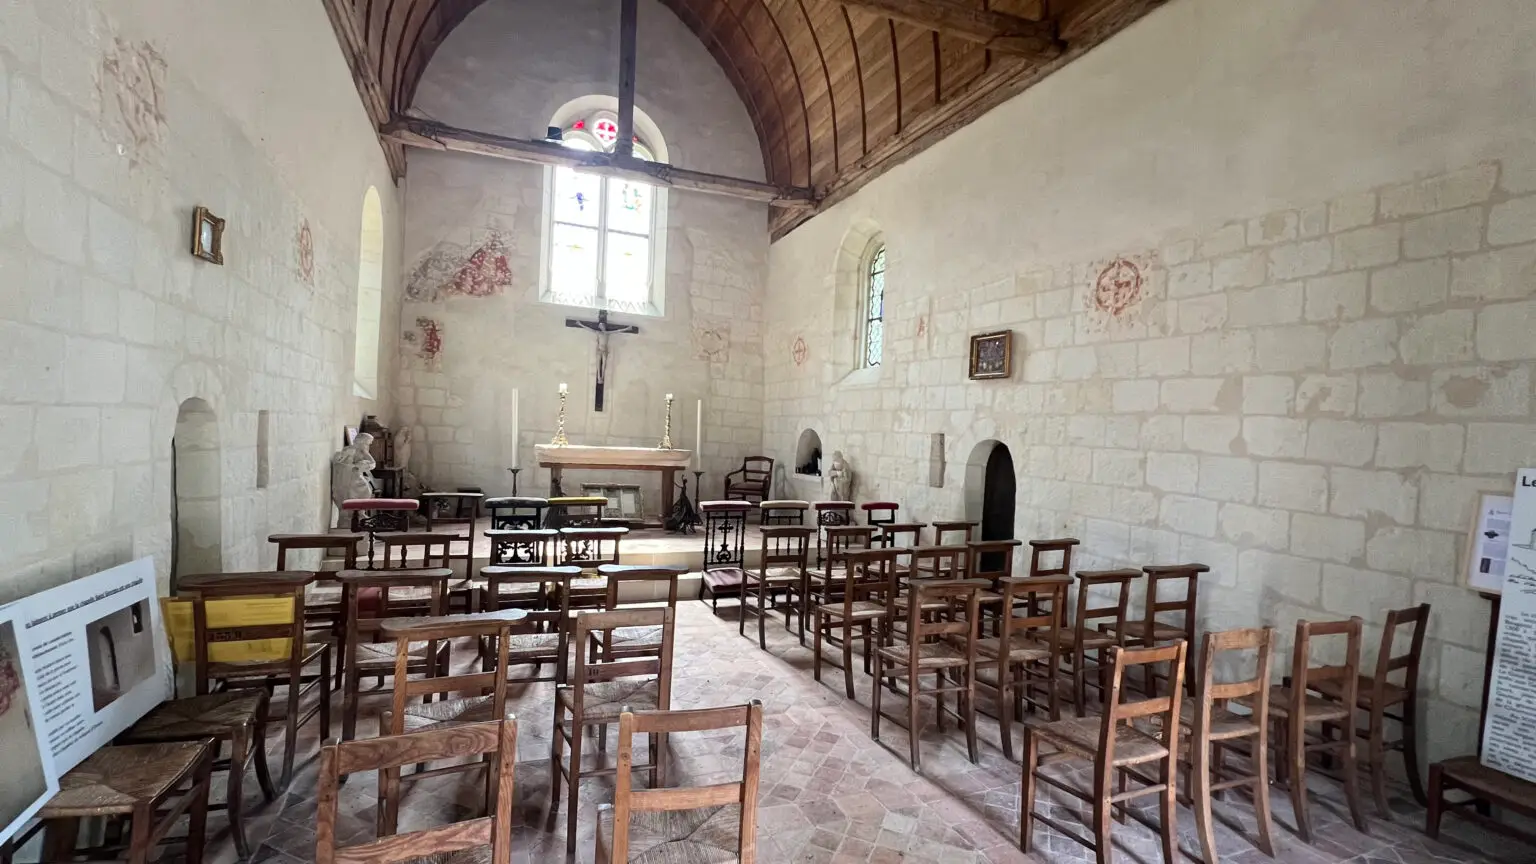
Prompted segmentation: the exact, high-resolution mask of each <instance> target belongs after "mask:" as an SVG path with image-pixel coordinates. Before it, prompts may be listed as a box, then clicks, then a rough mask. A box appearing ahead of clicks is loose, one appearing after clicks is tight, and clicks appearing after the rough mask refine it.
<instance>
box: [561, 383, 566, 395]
mask: <svg viewBox="0 0 1536 864" xmlns="http://www.w3.org/2000/svg"><path fill="white" fill-rule="evenodd" d="M560 392H561V393H564V392H566V390H565V382H564V381H561V382H560Z"/></svg>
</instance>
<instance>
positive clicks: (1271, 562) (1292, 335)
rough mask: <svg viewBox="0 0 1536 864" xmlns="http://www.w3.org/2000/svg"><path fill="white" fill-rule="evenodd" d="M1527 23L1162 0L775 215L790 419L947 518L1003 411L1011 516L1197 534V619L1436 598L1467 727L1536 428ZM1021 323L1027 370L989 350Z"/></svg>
mask: <svg viewBox="0 0 1536 864" xmlns="http://www.w3.org/2000/svg"><path fill="white" fill-rule="evenodd" d="M1471 44H1476V45H1477V49H1476V51H1471V50H1469V49H1468V47H1467V46H1469V45H1471ZM1533 46H1536V21H1533V19H1532V18H1531V17H1530V15H1529V14H1528V9H1527V8H1526V7H1525V4H1523V3H1519V2H1512V0H1511V2H1489V3H1482V4H1476V5H1475V7H1469V6H1468V5H1467V4H1460V3H1453V2H1449V0H1435V2H1429V0H1426V2H1416V3H1413V4H1401V3H1395V2H1389V0H1358V2H1353V3H1347V4H1339V3H1326V2H1296V3H1284V4H1275V3H1268V2H1264V0H1178V2H1173V3H1170V4H1168V5H1167V6H1164V7H1162V8H1161V9H1159V10H1158V11H1155V12H1154V13H1152V14H1151V15H1150V16H1149V17H1148V18H1147V19H1145V20H1144V21H1142V22H1141V23H1139V24H1137V25H1135V26H1134V27H1132V28H1130V29H1129V30H1127V31H1126V32H1125V33H1123V34H1121V35H1120V36H1117V37H1116V38H1114V39H1112V40H1111V41H1110V42H1109V43H1107V44H1106V45H1104V46H1103V47H1102V48H1100V49H1098V50H1096V51H1094V52H1093V53H1092V54H1090V55H1088V56H1087V57H1085V58H1083V59H1082V60H1079V61H1078V62H1077V63H1075V64H1074V65H1072V66H1070V67H1068V68H1067V69H1066V70H1064V71H1062V72H1060V73H1058V74H1056V75H1054V76H1053V77H1051V78H1050V79H1048V80H1047V81H1046V82H1044V83H1043V84H1041V85H1040V86H1038V87H1036V88H1034V89H1032V90H1030V91H1028V92H1027V93H1026V94H1024V95H1023V96H1021V97H1019V98H1017V99H1015V100H1013V101H1011V102H1009V103H1008V104H1006V105H1004V106H1002V107H1001V108H999V109H998V110H996V111H994V112H992V113H991V114H989V115H988V116H986V117H984V118H982V119H981V120H980V121H979V122H977V123H975V124H973V125H972V126H970V127H967V128H966V129H963V130H961V131H960V132H958V133H956V134H955V135H953V136H952V137H951V138H949V139H947V140H946V141H944V142H942V143H941V144H939V145H937V146H935V147H934V148H933V149H931V150H930V151H928V152H927V153H925V154H923V155H921V156H919V157H917V158H915V159H914V160H912V161H911V162H909V163H908V164H906V165H904V166H902V167H901V168H899V169H897V170H895V171H893V172H892V173H891V174H890V175H888V176H886V177H884V178H882V179H881V180H879V181H876V182H875V183H873V184H871V185H870V186H869V187H867V188H866V189H864V190H863V191H861V192H860V193H859V194H858V195H856V196H854V197H853V198H852V199H850V200H849V201H847V202H845V203H843V204H841V205H839V206H838V207H837V208H835V209H833V210H832V211H830V212H829V213H827V214H824V215H822V216H820V217H818V218H817V219H816V220H813V221H812V222H810V223H809V224H807V225H805V226H803V227H801V228H799V229H798V230H796V231H795V232H793V233H792V234H790V235H789V236H788V237H787V238H785V239H784V240H782V241H780V242H778V243H776V244H775V245H774V246H773V248H772V249H771V251H770V278H769V289H768V297H769V303H768V325H767V328H768V329H767V336H766V341H765V346H766V347H765V357H766V361H765V362H766V373H765V374H766V399H767V406H766V416H767V418H768V420H767V423H766V431H765V438H766V441H767V445H768V451H769V453H770V454H772V455H776V456H778V457H780V458H788V457H790V456H792V455H793V453H794V448H795V445H796V442H797V440H798V438H799V436H800V434H801V432H802V430H803V429H806V428H814V429H816V431H817V432H818V433H819V434H820V436H821V438H822V441H823V442H824V444H825V449H826V450H827V451H828V452H831V451H832V450H842V451H844V453H845V454H847V456H848V458H849V460H850V461H851V463H852V464H853V466H854V468H855V470H857V471H858V472H859V486H858V497H859V498H861V499H865V500H868V499H873V498H889V499H892V500H897V501H901V502H902V503H903V508H904V513H905V514H906V515H907V516H909V517H912V518H915V519H922V520H933V519H940V518H954V517H959V516H962V515H970V516H972V517H974V516H975V513H974V512H969V513H968V510H974V501H975V499H976V498H977V497H978V490H976V489H974V488H968V487H969V486H974V485H975V483H976V482H977V479H978V475H980V474H981V473H982V472H980V471H978V470H968V469H970V468H972V467H976V465H977V463H978V461H980V462H981V463H982V464H984V459H985V454H986V452H987V450H988V448H989V447H990V446H991V443H990V442H994V441H995V442H1001V443H1002V444H1004V445H1006V446H1007V447H1008V448H1009V450H1010V452H1011V455H1012V458H1013V463H1014V466H1015V470H1016V473H1017V476H1018V492H1017V517H1016V531H1017V536H1019V537H1021V538H1025V539H1031V538H1042V537H1051V536H1061V535H1075V536H1077V537H1079V538H1081V539H1082V540H1083V546H1082V553H1083V554H1082V556H1081V558H1080V559H1079V563H1080V564H1081V565H1082V566H1083V567H1099V566H1109V565H1114V566H1122V565H1131V566H1139V565H1142V564H1149V563H1169V562H1176V561H1181V560H1190V559H1193V560H1198V561H1203V562H1205V563H1207V564H1209V565H1210V566H1211V567H1212V570H1213V572H1212V574H1211V575H1210V578H1209V579H1208V580H1207V582H1206V583H1205V586H1204V588H1203V590H1202V592H1201V603H1202V610H1201V618H1202V621H1201V624H1202V626H1203V627H1216V628H1224V627H1234V626H1246V625H1252V624H1256V623H1259V622H1266V623H1269V624H1272V625H1274V626H1276V627H1277V628H1279V629H1280V635H1281V637H1282V641H1283V642H1284V643H1285V644H1287V645H1288V644H1289V642H1290V638H1291V635H1292V632H1293V628H1294V622H1295V621H1296V620H1297V619H1298V618H1311V619H1314V620H1317V619H1333V618H1337V617H1340V616H1346V615H1360V616H1362V617H1363V618H1365V619H1366V621H1367V624H1368V626H1367V642H1366V644H1367V646H1368V648H1367V651H1366V662H1367V663H1372V662H1374V657H1375V654H1376V650H1375V647H1376V640H1377V639H1378V638H1379V635H1380V632H1379V628H1380V623H1381V621H1382V619H1383V616H1384V612H1385V610H1387V609H1391V608H1400V607H1404V606H1408V605H1410V604H1416V603H1431V604H1433V607H1434V610H1433V617H1432V623H1431V627H1430V631H1429V635H1430V639H1429V641H1428V644H1427V647H1426V654H1425V658H1426V668H1425V670H1424V673H1423V682H1424V685H1425V686H1426V687H1427V688H1428V690H1429V693H1430V698H1429V700H1428V706H1427V709H1426V710H1427V717H1428V732H1427V734H1428V737H1429V741H1430V745H1431V746H1430V748H1429V755H1430V756H1431V757H1435V756H1443V755H1447V754H1450V753H1463V752H1467V751H1469V750H1470V749H1471V748H1472V746H1473V744H1474V741H1475V737H1476V732H1475V725H1476V717H1477V706H1478V700H1479V696H1480V685H1481V680H1482V666H1483V653H1482V652H1483V645H1484V637H1485V634H1486V631H1487V618H1488V604H1487V603H1486V602H1485V601H1483V600H1481V599H1479V598H1478V597H1477V596H1476V595H1474V594H1472V593H1470V592H1468V591H1467V590H1466V589H1464V588H1463V587H1461V585H1459V584H1458V581H1459V579H1460V571H1461V568H1462V566H1463V560H1464V559H1463V556H1464V554H1465V539H1464V538H1465V535H1466V533H1467V530H1468V527H1469V522H1470V519H1471V517H1472V509H1473V507H1474V504H1475V500H1476V497H1477V493H1478V492H1479V491H1482V490H1500V489H1502V490H1508V489H1510V488H1511V487H1512V484H1513V476H1514V471H1515V470H1516V469H1517V468H1520V467H1522V466H1525V465H1528V464H1531V463H1532V460H1533V459H1536V424H1533V423H1532V415H1531V377H1532V362H1531V361H1532V359H1533V358H1536V342H1533V341H1532V339H1531V338H1530V331H1531V327H1532V324H1533V322H1536V301H1533V300H1532V299H1531V294H1532V292H1533V290H1536V194H1533V193H1536V142H1532V141H1531V140H1530V138H1529V128H1528V126H1527V125H1526V123H1527V121H1526V120H1525V119H1523V118H1528V117H1529V116H1531V112H1532V110H1533V108H1536V104H1533V101H1536V93H1533V92H1532V91H1531V90H1530V89H1529V88H1523V89H1522V88H1520V87H1518V86H1515V82H1517V81H1524V80H1529V79H1530V77H1531V73H1532V72H1533V71H1536V53H1533V52H1536V48H1533ZM876 234H878V235H880V236H883V237H884V239H885V241H886V242H887V244H888V250H889V266H888V271H887V285H888V289H887V290H888V294H887V307H886V308H887V310H888V314H887V318H886V351H885V355H884V363H883V366H882V368H881V369H880V370H878V372H873V373H868V372H857V373H852V374H849V373H848V372H847V370H846V369H845V368H843V367H842V365H840V364H839V362H837V359H836V358H837V357H838V356H839V355H840V353H842V345H841V342H842V340H846V339H850V338H853V337H852V334H850V333H844V332H834V331H833V329H832V328H831V326H830V324H829V322H831V321H832V320H834V317H835V316H834V310H835V307H836V298H837V296H839V294H840V292H842V291H844V290H847V289H846V287H845V283H846V281H847V279H848V278H849V274H848V273H847V272H843V271H845V270H846V267H844V266H843V264H846V261H847V259H848V257H849V255H850V254H857V252H858V251H859V249H861V248H862V245H863V244H864V242H866V238H867V237H869V236H872V235H876ZM839 262H843V264H840V263H839ZM998 329H1010V330H1012V331H1014V334H1015V369H1014V373H1013V376H1012V378H1011V379H1010V380H1007V381H975V382H970V381H967V378H966V356H967V349H968V336H969V334H972V333H979V332H985V331H991V330H998ZM797 342H803V343H804V350H803V351H797V350H796V343H797ZM797 357H800V358H802V360H801V361H800V362H797V360H796V358H797ZM933 433H944V434H945V435H946V440H947V448H946V454H945V455H946V461H947V471H946V472H945V480H944V485H943V487H942V488H934V487H930V486H929V485H928V480H929V477H928V454H929V446H930V436H931V435H932V434H933ZM968 475H969V479H968ZM797 485H801V486H805V487H807V488H805V489H804V490H802V491H803V492H804V493H813V494H814V493H817V492H818V491H820V490H818V489H816V488H815V487H814V485H813V484H810V483H798V482H797ZM821 494H825V493H824V492H822V493H821ZM968 501H970V502H972V503H971V504H970V506H969V508H968V503H967V502H968ZM1282 665H1285V664H1284V663H1283V662H1282Z"/></svg>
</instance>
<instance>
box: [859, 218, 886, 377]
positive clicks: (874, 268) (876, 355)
mask: <svg viewBox="0 0 1536 864" xmlns="http://www.w3.org/2000/svg"><path fill="white" fill-rule="evenodd" d="M884 350H885V244H884V243H880V242H878V241H877V242H876V243H875V244H874V245H872V246H871V247H870V250H869V255H868V256H867V259H866V263H865V267H864V355H863V356H864V365H865V366H879V365H880V354H881V352H882V351H884Z"/></svg>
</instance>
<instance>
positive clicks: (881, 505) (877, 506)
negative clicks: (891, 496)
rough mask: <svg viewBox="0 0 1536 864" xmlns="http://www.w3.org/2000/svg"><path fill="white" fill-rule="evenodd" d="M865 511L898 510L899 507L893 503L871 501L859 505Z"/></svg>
mask: <svg viewBox="0 0 1536 864" xmlns="http://www.w3.org/2000/svg"><path fill="white" fill-rule="evenodd" d="M861 506H862V507H863V509H864V510H865V511H869V510H899V509H901V505H900V504H897V503H896V502H894V501H871V502H869V503H868V504H864V505H861Z"/></svg>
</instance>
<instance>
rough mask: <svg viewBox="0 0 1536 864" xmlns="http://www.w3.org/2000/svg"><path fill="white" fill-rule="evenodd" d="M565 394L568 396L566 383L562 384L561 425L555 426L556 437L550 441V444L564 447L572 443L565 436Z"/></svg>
mask: <svg viewBox="0 0 1536 864" xmlns="http://www.w3.org/2000/svg"><path fill="white" fill-rule="evenodd" d="M565 396H566V387H565V385H564V384H561V385H560V425H559V426H556V427H555V437H554V438H551V439H550V441H549V443H550V446H553V447H564V446H565V445H567V444H569V443H571V442H570V441H567V440H566V438H565Z"/></svg>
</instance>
